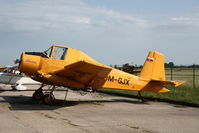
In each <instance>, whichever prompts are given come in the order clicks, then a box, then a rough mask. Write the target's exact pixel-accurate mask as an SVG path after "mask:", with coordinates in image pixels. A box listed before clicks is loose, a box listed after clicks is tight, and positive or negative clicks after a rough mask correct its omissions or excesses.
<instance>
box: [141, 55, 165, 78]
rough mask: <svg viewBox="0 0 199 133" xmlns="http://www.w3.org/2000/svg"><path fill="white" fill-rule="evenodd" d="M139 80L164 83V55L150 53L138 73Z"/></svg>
mask: <svg viewBox="0 0 199 133" xmlns="http://www.w3.org/2000/svg"><path fill="white" fill-rule="evenodd" d="M140 78H142V79H147V80H159V81H164V80H165V79H166V78H165V68H164V55H163V54H161V53H159V52H156V51H150V52H149V54H148V56H147V58H146V61H145V63H144V65H143V68H142V71H141V73H140Z"/></svg>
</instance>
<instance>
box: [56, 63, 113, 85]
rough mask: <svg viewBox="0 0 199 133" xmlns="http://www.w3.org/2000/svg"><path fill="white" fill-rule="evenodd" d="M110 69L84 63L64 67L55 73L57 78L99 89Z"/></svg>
mask: <svg viewBox="0 0 199 133" xmlns="http://www.w3.org/2000/svg"><path fill="white" fill-rule="evenodd" d="M111 70H112V69H111V68H108V67H106V66H104V65H100V64H92V63H88V62H85V61H78V62H76V63H73V64H70V65H67V66H65V68H64V69H62V70H60V71H57V72H55V73H54V74H56V75H57V76H61V77H64V78H67V79H69V80H73V81H77V82H80V83H82V84H84V85H86V86H92V87H94V88H101V87H102V86H103V84H104V83H105V78H106V77H107V75H108V74H109V73H110V71H111Z"/></svg>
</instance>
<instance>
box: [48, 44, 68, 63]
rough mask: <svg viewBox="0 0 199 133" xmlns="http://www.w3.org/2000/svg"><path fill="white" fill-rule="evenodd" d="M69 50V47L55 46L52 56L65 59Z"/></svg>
mask: <svg viewBox="0 0 199 133" xmlns="http://www.w3.org/2000/svg"><path fill="white" fill-rule="evenodd" d="M67 50H68V49H67V48H63V47H57V46H54V47H53V52H52V55H51V58H53V59H59V60H64V59H65V56H66V52H67Z"/></svg>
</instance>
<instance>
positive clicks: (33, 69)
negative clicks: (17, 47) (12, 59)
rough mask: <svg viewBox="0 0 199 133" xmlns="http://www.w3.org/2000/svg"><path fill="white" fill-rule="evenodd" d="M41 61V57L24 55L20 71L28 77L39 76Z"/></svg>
mask: <svg viewBox="0 0 199 133" xmlns="http://www.w3.org/2000/svg"><path fill="white" fill-rule="evenodd" d="M40 60H41V57H40V56H36V55H30V54H26V53H22V55H21V60H20V64H19V71H20V72H23V73H26V74H28V75H34V74H37V73H38V70H39V66H40Z"/></svg>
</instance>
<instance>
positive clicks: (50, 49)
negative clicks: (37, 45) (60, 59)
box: [44, 47, 52, 57]
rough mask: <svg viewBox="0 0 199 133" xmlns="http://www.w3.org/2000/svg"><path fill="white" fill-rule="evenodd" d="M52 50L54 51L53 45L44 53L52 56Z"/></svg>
mask: <svg viewBox="0 0 199 133" xmlns="http://www.w3.org/2000/svg"><path fill="white" fill-rule="evenodd" d="M51 51H52V47H50V48H49V49H47V50H45V51H44V54H45V55H47V56H48V57H50V56H51Z"/></svg>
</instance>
